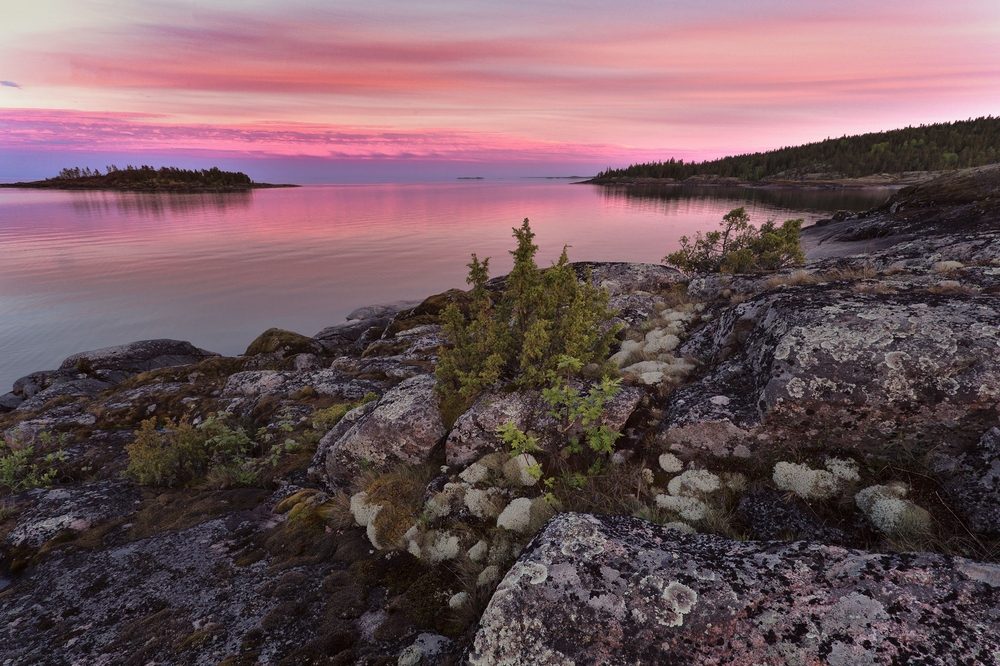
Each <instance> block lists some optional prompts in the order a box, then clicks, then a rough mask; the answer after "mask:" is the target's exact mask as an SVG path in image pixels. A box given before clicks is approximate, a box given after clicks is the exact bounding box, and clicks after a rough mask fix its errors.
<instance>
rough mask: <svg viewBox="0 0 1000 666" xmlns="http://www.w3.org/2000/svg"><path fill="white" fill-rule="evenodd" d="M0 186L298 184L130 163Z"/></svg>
mask: <svg viewBox="0 0 1000 666" xmlns="http://www.w3.org/2000/svg"><path fill="white" fill-rule="evenodd" d="M0 187H28V188H33V189H40V190H124V191H135V192H237V191H243V190H250V189H258V188H269V187H298V185H290V184H282V185H273V184H271V183H255V182H254V181H253V180H251V179H250V176H248V175H246V174H245V173H243V172H242V171H222V170H221V169H219V168H218V167H212V168H211V169H201V170H190V169H179V168H177V167H160V168H159V169H156V168H154V167H151V166H147V165H145V164H144V165H142V166H140V167H135V166H132V165H131V164H130V165H128V166H126V167H125V168H124V169H119V168H118V167H117V166H115V165H114V164H112V165H110V166H108V167H107V170H106V172H105V173H103V174H102V173H101V172H100V169H94V170H91V169H90V168H89V167H86V168H83V169H81V168H80V167H74V168H72V169H63V170H62V171H60V172H59V175H58V176H56V177H54V178H46V179H45V180H36V181H33V182H28V183H11V184H3V185H0Z"/></svg>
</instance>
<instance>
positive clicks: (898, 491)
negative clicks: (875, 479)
mask: <svg viewBox="0 0 1000 666" xmlns="http://www.w3.org/2000/svg"><path fill="white" fill-rule="evenodd" d="M908 491H909V489H908V488H907V487H906V486H905V485H904V484H902V483H890V484H889V485H885V486H881V485H879V486H869V487H868V488H865V489H864V490H862V491H860V492H858V493H857V494H856V495H855V496H854V502H855V503H856V504H857V505H858V508H859V509H861V510H862V511H863V512H864V514H865V516H867V517H868V520H870V521H871V523H872V525H874V526H875V527H876V528H877V529H878V530H879V531H880V532H882V533H883V534H889V535H902V536H918V535H923V534H929V533H930V532H931V529H932V527H933V523H932V519H931V515H930V513H928V512H927V510H926V509H923V508H921V507H919V506H917V505H916V504H914V503H913V502H911V501H910V500H908V499H906V495H907V494H908Z"/></svg>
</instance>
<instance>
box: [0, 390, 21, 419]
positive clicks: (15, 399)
mask: <svg viewBox="0 0 1000 666" xmlns="http://www.w3.org/2000/svg"><path fill="white" fill-rule="evenodd" d="M22 402H24V398H22V397H21V396H19V395H18V394H16V393H14V392H13V391H11V392H10V393H4V394H3V395H0V414H6V413H7V412H12V411H14V410H15V409H17V406H18V405H20V404H21V403H22Z"/></svg>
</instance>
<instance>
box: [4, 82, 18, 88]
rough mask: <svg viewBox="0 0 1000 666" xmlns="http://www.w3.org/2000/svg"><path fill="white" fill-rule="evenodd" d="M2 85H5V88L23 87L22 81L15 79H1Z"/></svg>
mask: <svg viewBox="0 0 1000 666" xmlns="http://www.w3.org/2000/svg"><path fill="white" fill-rule="evenodd" d="M0 86H4V87H5V88H17V89H20V88H21V84H20V83H14V82H13V81H0Z"/></svg>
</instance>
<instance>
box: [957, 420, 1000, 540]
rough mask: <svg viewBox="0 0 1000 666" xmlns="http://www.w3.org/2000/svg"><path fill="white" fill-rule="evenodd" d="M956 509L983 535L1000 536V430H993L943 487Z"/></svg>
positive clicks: (963, 459)
mask: <svg viewBox="0 0 1000 666" xmlns="http://www.w3.org/2000/svg"><path fill="white" fill-rule="evenodd" d="M944 487H945V490H946V491H947V492H948V495H949V496H950V498H951V500H952V502H953V503H954V504H955V507H956V508H957V509H959V510H960V511H961V512H962V513H964V514H965V516H966V517H967V518H968V519H969V522H970V523H972V527H973V529H975V530H977V531H979V532H983V533H984V534H989V535H994V536H998V535H1000V428H996V427H993V428H990V429H989V430H987V431H986V432H985V433H984V434H983V436H982V437H981V438H980V439H979V441H978V442H977V443H976V444H975V446H973V447H972V448H971V450H970V451H969V453H967V454H964V455H963V456H962V457H961V458H960V460H959V467H958V470H957V473H955V474H954V475H953V476H952V478H950V479H949V480H948V481H946V482H945V484H944Z"/></svg>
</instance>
